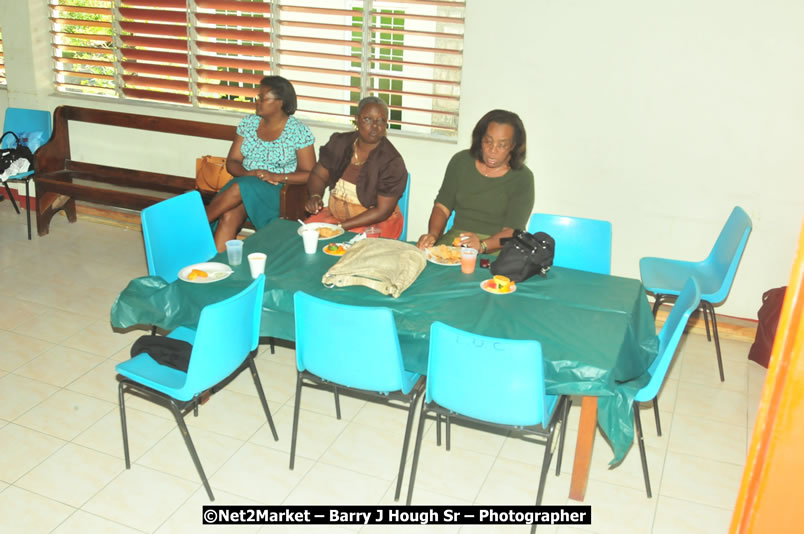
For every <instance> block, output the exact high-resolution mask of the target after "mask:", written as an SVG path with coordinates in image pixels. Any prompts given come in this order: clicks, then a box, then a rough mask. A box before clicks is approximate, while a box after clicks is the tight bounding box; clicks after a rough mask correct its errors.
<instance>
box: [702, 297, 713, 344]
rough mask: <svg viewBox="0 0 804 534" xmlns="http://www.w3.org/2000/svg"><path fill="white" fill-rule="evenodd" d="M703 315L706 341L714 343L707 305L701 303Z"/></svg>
mask: <svg viewBox="0 0 804 534" xmlns="http://www.w3.org/2000/svg"><path fill="white" fill-rule="evenodd" d="M701 313H702V314H703V318H704V326H705V327H706V340H707V341H712V336H711V334H710V333H709V317H707V315H708V314H707V310H706V305H705V304H704V303H703V302H702V303H701Z"/></svg>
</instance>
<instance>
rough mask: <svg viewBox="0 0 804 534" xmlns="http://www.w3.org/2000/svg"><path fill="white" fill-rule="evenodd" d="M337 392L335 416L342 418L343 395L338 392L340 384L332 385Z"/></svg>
mask: <svg viewBox="0 0 804 534" xmlns="http://www.w3.org/2000/svg"><path fill="white" fill-rule="evenodd" d="M332 389H333V390H334V392H335V417H336V418H337V419H339V420H340V418H341V396H340V395H339V394H338V386H332Z"/></svg>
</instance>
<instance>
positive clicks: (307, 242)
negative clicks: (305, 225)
mask: <svg viewBox="0 0 804 534" xmlns="http://www.w3.org/2000/svg"><path fill="white" fill-rule="evenodd" d="M302 241H304V252H306V253H307V254H315V251H316V249H317V248H318V230H304V231H303V232H302Z"/></svg>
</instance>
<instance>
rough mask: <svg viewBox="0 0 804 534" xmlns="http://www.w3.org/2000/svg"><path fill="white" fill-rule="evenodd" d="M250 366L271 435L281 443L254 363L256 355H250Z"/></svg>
mask: <svg viewBox="0 0 804 534" xmlns="http://www.w3.org/2000/svg"><path fill="white" fill-rule="evenodd" d="M255 352H256V351H255ZM248 366H249V369H250V370H251V378H253V379H254V387H256V388H257V394H258V395H259V396H260V403H261V404H262V409H263V411H264V412H265V417H266V418H267V419H268V426H270V427H271V434H273V435H274V441H279V436H278V435H277V433H276V427H275V426H274V418H273V417H271V410H270V409H269V408H268V401H267V400H266V399H265V392H264V391H263V390H262V382H260V375H259V374H258V373H257V365H256V364H255V363H254V353H251V354H249V355H248Z"/></svg>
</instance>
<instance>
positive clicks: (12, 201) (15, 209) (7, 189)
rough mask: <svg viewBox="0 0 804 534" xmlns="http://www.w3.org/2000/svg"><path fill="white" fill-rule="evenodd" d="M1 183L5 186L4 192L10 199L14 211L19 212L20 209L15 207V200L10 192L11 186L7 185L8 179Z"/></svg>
mask: <svg viewBox="0 0 804 534" xmlns="http://www.w3.org/2000/svg"><path fill="white" fill-rule="evenodd" d="M3 185H4V186H6V193H8V199H9V200H10V201H11V205H12V206H14V211H16V212H17V213H19V212H20V209H19V208H18V207H17V201H16V200H14V195H12V194H11V188H10V187H8V181H5V182H3Z"/></svg>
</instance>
